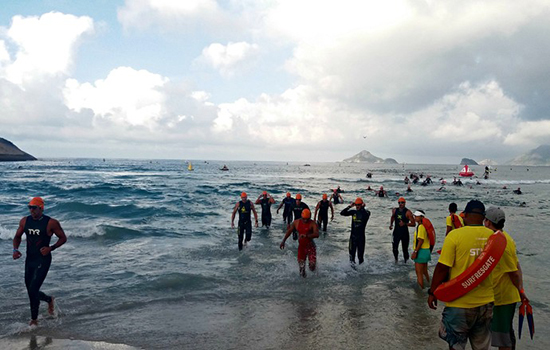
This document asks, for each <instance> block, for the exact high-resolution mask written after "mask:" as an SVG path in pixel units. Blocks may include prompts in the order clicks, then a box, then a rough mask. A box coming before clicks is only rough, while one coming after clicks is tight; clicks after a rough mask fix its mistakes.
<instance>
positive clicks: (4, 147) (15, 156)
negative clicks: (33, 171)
mask: <svg viewBox="0 0 550 350" xmlns="http://www.w3.org/2000/svg"><path fill="white" fill-rule="evenodd" d="M23 160H36V158H34V157H33V156H31V155H30V154H28V153H25V152H23V151H21V150H20V149H19V148H17V146H16V145H14V144H13V143H11V142H10V141H8V140H6V139H3V138H1V137H0V162H18V161H23Z"/></svg>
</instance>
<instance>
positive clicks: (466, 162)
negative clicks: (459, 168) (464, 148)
mask: <svg viewBox="0 0 550 350" xmlns="http://www.w3.org/2000/svg"><path fill="white" fill-rule="evenodd" d="M460 165H479V164H477V162H476V161H475V160H473V159H470V158H462V160H461V161H460Z"/></svg>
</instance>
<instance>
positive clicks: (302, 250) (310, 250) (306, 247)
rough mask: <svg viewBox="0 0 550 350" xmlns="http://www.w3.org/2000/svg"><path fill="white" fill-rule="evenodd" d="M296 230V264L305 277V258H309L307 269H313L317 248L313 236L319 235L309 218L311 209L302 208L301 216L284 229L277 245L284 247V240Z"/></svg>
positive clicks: (314, 224) (315, 225) (317, 229)
mask: <svg viewBox="0 0 550 350" xmlns="http://www.w3.org/2000/svg"><path fill="white" fill-rule="evenodd" d="M293 232H298V266H299V268H300V276H302V277H306V259H308V260H309V270H310V271H315V268H316V264H317V248H316V247H315V242H313V239H314V238H318V237H319V227H318V226H317V224H316V223H315V221H313V220H311V211H310V210H309V209H304V210H303V211H302V213H301V218H300V219H296V220H294V221H293V222H292V225H290V227H289V228H288V230H286V234H285V237H284V238H283V241H282V242H281V244H280V245H279V248H281V249H285V242H286V240H287V238H288V237H289V236H290V234H291V233H293Z"/></svg>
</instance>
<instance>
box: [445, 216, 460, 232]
mask: <svg viewBox="0 0 550 350" xmlns="http://www.w3.org/2000/svg"><path fill="white" fill-rule="evenodd" d="M455 215H456V214H455ZM456 216H457V217H458V220H460V223H461V224H462V226H464V219H463V218H462V217H461V216H460V215H456ZM447 226H451V227H452V228H453V230H454V229H455V228H456V227H455V225H453V220H452V219H451V216H450V215H449V216H447Z"/></svg>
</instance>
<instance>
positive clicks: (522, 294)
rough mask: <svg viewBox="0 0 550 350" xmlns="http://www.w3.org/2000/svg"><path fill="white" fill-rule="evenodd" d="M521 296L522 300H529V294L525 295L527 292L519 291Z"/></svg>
mask: <svg viewBox="0 0 550 350" xmlns="http://www.w3.org/2000/svg"><path fill="white" fill-rule="evenodd" d="M519 297H520V298H521V301H522V302H523V301H525V300H527V302H529V299H527V295H525V293H522V292H519Z"/></svg>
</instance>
